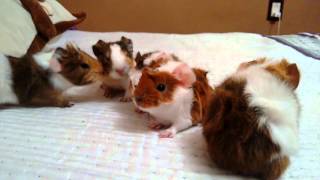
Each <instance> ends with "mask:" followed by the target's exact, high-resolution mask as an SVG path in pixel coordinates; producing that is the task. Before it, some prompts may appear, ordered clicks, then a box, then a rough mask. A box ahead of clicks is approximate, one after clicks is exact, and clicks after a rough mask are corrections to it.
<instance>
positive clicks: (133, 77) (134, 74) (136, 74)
mask: <svg viewBox="0 0 320 180" xmlns="http://www.w3.org/2000/svg"><path fill="white" fill-rule="evenodd" d="M141 76H142V71H141V70H137V69H131V70H130V71H129V79H130V81H131V83H132V85H138V84H139V81H140V78H141Z"/></svg>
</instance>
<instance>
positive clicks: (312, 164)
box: [0, 31, 320, 180]
mask: <svg viewBox="0 0 320 180" xmlns="http://www.w3.org/2000/svg"><path fill="white" fill-rule="evenodd" d="M122 35H124V36H127V37H129V38H131V39H132V40H133V43H134V49H135V51H137V50H139V51H142V52H147V51H151V50H164V51H168V52H172V53H175V54H177V55H178V56H179V57H181V59H183V60H185V61H186V62H187V63H189V64H190V65H193V66H196V67H201V68H204V69H207V70H209V71H210V73H209V78H210V82H211V84H213V85H214V84H217V83H219V82H221V81H222V80H223V79H224V78H225V77H226V76H227V75H228V74H230V73H232V72H233V71H234V70H235V68H236V67H237V65H238V64H239V63H240V62H243V61H248V60H252V59H254V58H257V57H263V56H267V57H271V58H283V57H285V58H288V59H289V60H290V61H291V62H296V63H297V64H298V66H299V67H300V70H301V74H302V79H301V82H300V85H299V88H298V90H297V93H298V97H299V99H300V100H301V104H302V114H301V119H300V151H299V153H298V154H297V155H296V156H294V157H292V163H291V166H290V167H289V169H288V170H287V171H286V173H285V174H284V176H283V177H282V179H304V180H306V179H314V180H316V179H320V61H317V60H315V59H312V58H309V57H306V56H304V55H302V54H300V53H299V52H297V51H295V50H294V49H292V48H290V47H287V46H284V45H282V44H279V43H277V42H275V41H274V40H271V39H268V38H265V37H262V36H260V35H257V34H246V33H226V34H194V35H171V34H148V33H89V32H81V31H68V32H66V33H64V34H63V35H62V36H61V37H58V38H56V39H55V40H53V41H52V42H51V43H50V45H49V46H48V47H56V46H61V45H64V44H65V42H66V41H73V42H75V43H76V44H78V45H79V46H80V48H82V49H83V50H85V51H87V52H88V53H90V54H92V51H91V45H92V44H94V43H95V42H96V41H97V40H98V39H103V40H106V41H114V40H118V39H119V38H120V37H121V36H122ZM92 88H93V87H92ZM78 90H79V89H74V90H72V89H71V90H70V92H71V93H75V94H77V93H79V91H78ZM80 90H81V89H80ZM95 91H96V90H94V89H91V90H90V91H89V92H87V93H86V95H88V94H89V95H90V96H97V97H95V98H86V100H85V101H81V102H77V103H76V104H75V106H74V107H71V108H66V109H61V108H34V109H31V108H29V109H28V108H16V109H6V110H0V179H37V178H39V179H76V180H77V179H191V180H193V179H197V180H198V179H219V180H220V179H243V178H242V177H237V176H233V175H230V174H228V173H226V172H223V171H221V170H218V169H216V168H215V167H214V165H213V164H212V163H211V162H210V161H209V159H208V155H207V154H206V147H205V142H204V139H203V137H202V134H201V127H194V128H191V129H189V130H187V131H184V132H182V133H180V134H178V135H177V136H176V137H175V138H173V139H159V138H158V136H157V133H156V132H153V131H151V130H150V129H148V128H147V126H146V120H145V117H144V116H143V115H139V114H136V113H135V112H134V110H133V105H132V104H131V103H120V102H118V101H117V100H106V99H105V98H103V97H101V95H99V93H100V94H101V91H97V92H98V93H95ZM226 155H227V154H226Z"/></svg>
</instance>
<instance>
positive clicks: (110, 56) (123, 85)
mask: <svg viewBox="0 0 320 180" xmlns="http://www.w3.org/2000/svg"><path fill="white" fill-rule="evenodd" d="M92 50H93V52H94V54H95V56H96V57H97V58H98V60H99V61H100V62H101V64H102V66H103V74H104V75H103V76H104V80H103V88H104V89H105V96H106V97H115V96H118V95H119V94H123V93H124V96H123V97H122V98H121V99H120V100H121V101H130V100H131V94H130V91H129V90H128V89H129V84H130V83H129V76H128V73H129V71H130V69H131V68H133V67H134V66H135V62H134V60H133V55H132V54H133V44H132V41H131V39H128V38H126V37H121V40H120V41H115V42H105V41H103V40H99V41H98V42H97V43H96V44H95V45H93V46H92Z"/></svg>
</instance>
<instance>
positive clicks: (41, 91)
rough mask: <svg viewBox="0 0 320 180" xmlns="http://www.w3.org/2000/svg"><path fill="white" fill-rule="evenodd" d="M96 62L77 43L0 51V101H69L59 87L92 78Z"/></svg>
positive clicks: (63, 104) (46, 103)
mask: <svg viewBox="0 0 320 180" xmlns="http://www.w3.org/2000/svg"><path fill="white" fill-rule="evenodd" d="M101 72H102V67H101V65H100V63H99V62H98V61H97V60H95V59H94V58H92V57H90V56H89V55H88V54H86V53H84V52H83V51H81V50H80V49H78V48H77V47H75V46H73V45H71V44H68V45H67V46H66V49H63V48H57V49H55V50H52V51H49V52H39V53H36V54H33V55H29V54H27V55H25V56H24V57H22V58H13V57H6V56H4V55H3V54H1V55H0V105H21V106H57V107H70V106H71V105H72V104H71V103H70V102H69V101H68V100H67V99H66V98H65V97H63V96H62V91H64V90H66V89H68V88H70V87H72V86H75V85H86V84H89V83H91V82H93V81H95V80H96V79H97V78H98V77H99V74H101Z"/></svg>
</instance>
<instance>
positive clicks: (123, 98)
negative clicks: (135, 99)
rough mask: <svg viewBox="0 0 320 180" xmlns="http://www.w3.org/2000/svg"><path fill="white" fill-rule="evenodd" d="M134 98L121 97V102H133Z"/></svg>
mask: <svg viewBox="0 0 320 180" xmlns="http://www.w3.org/2000/svg"><path fill="white" fill-rule="evenodd" d="M131 101H132V99H131V98H130V97H121V98H120V102H131Z"/></svg>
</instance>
